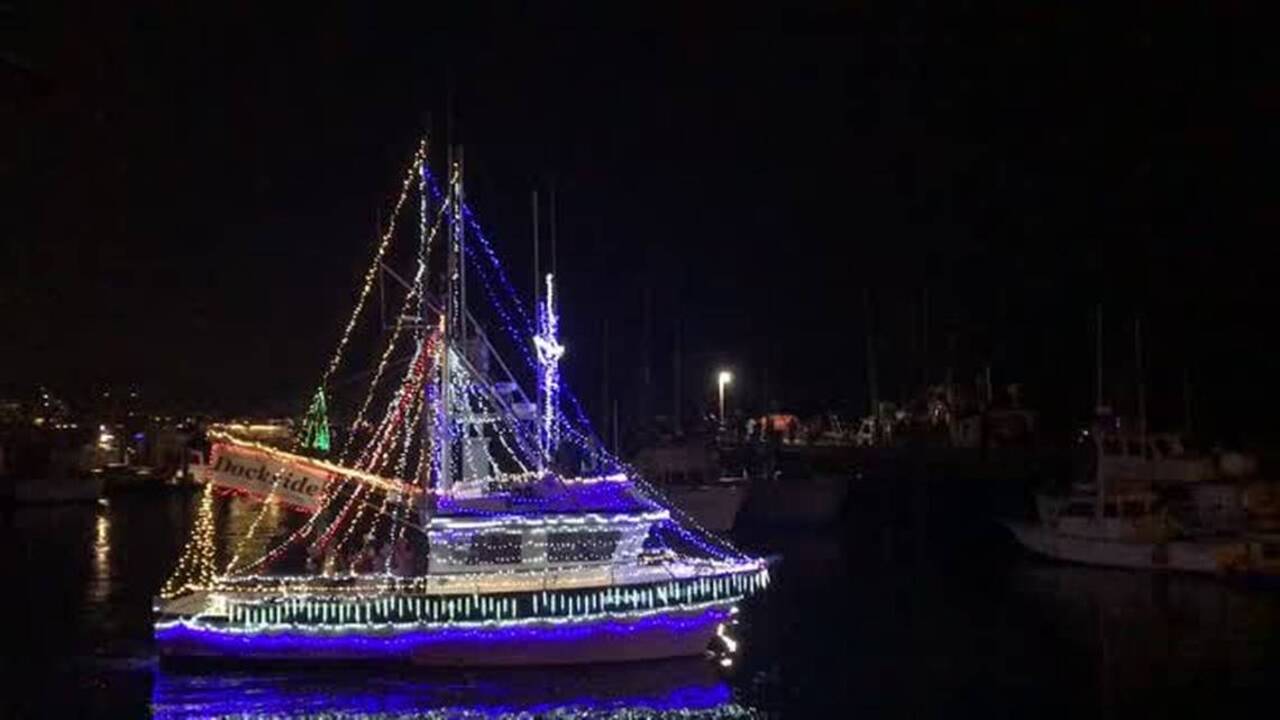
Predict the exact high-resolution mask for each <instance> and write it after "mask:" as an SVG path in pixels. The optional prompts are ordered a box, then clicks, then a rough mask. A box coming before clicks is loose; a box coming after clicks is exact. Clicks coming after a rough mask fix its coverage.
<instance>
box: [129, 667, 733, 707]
mask: <svg viewBox="0 0 1280 720" xmlns="http://www.w3.org/2000/svg"><path fill="white" fill-rule="evenodd" d="M151 705H152V712H153V714H154V716H155V717H157V718H177V717H227V716H263V715H275V716H279V715H288V716H290V717H297V716H304V717H308V716H309V717H379V718H382V717H397V718H399V717H428V718H437V717H440V718H443V717H463V718H499V717H530V716H533V717H541V716H547V715H550V716H554V717H570V718H573V717H583V718H609V717H627V718H644V717H653V718H662V717H695V718H703V717H705V718H739V717H756V716H757V714H756V713H754V712H753V711H751V710H749V709H747V708H744V707H742V706H740V705H737V704H736V703H734V699H733V693H732V692H731V690H730V688H729V686H728V685H727V684H726V683H725V682H724V681H723V680H722V679H721V678H720V677H718V676H717V675H716V673H715V672H714V670H713V669H712V668H711V667H709V665H708V663H707V662H706V661H705V660H701V659H696V660H688V661H686V660H680V661H671V662H662V663H644V664H623V665H611V666H596V667H575V668H554V669H508V670H485V671H474V672H473V671H468V672H441V671H429V670H420V669H414V668H404V669H385V668H379V669H361V668H358V667H356V668H353V667H350V666H348V667H343V668H322V669H280V668H260V669H236V670H203V671H199V672H192V671H179V670H174V669H170V668H166V667H160V668H157V669H156V671H155V678H154V684H153V686H152V696H151Z"/></svg>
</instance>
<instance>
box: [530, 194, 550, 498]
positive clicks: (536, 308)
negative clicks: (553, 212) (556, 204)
mask: <svg viewBox="0 0 1280 720" xmlns="http://www.w3.org/2000/svg"><path fill="white" fill-rule="evenodd" d="M531 201H532V205H533V312H534V322H535V323H536V322H537V321H538V313H540V312H541V307H542V305H541V300H540V298H541V297H542V290H541V286H542V276H541V275H539V274H538V260H539V248H538V189H537V188H534V189H533V194H532V198H531ZM535 332H536V330H535ZM534 385H535V387H534V389H533V392H534V398H533V403H534V411H533V413H534V417H533V425H534V431H535V433H536V434H537V436H538V472H539V474H541V472H542V471H543V470H544V469H546V464H545V463H544V462H543V458H545V457H546V455H547V446H546V444H545V443H544V442H543V440H544V438H543V434H542V382H541V375H539V381H538V382H537V383H535V384H534Z"/></svg>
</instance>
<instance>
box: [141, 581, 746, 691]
mask: <svg viewBox="0 0 1280 720" xmlns="http://www.w3.org/2000/svg"><path fill="white" fill-rule="evenodd" d="M767 583H768V572H767V570H765V569H764V568H763V567H762V566H758V565H755V564H751V565H746V566H740V567H739V568H738V569H737V570H736V571H733V572H728V573H723V574H718V575H709V576H703V577H688V578H684V579H673V580H668V581H665V582H657V583H654V582H650V583H643V584H634V585H616V586H600V587H594V588H592V587H588V588H575V589H568V590H537V591H525V592H505V593H493V594H463V595H459V594H452V593H449V594H446V593H440V592H416V593H415V592H412V591H408V590H400V591H390V592H386V593H384V594H381V595H371V594H367V593H364V592H357V593H354V594H351V595H346V596H343V595H334V594H328V595H311V596H299V595H282V594H279V593H266V594H264V593H252V592H245V591H231V592H217V591H211V592H198V593H192V594H188V595H185V596H182V597H179V598H176V599H174V600H172V601H169V602H168V603H164V604H162V605H161V606H160V607H159V608H158V610H159V612H160V618H158V620H157V622H156V632H155V637H156V644H157V647H158V649H159V653H160V656H161V657H162V658H206V659H209V658H225V659H236V660H266V661H322V660H382V661H386V660H399V661H408V662H414V663H418V664H424V665H441V666H480V665H548V664H579V663H595V662H618V661H630V660H653V659H660V658H671V657H683V656H689V655H698V654H701V653H702V652H704V651H705V650H706V649H707V647H708V645H709V643H710V641H711V639H712V637H713V636H714V635H715V634H716V632H717V630H718V629H719V628H720V626H721V625H722V624H723V623H724V622H726V621H727V620H728V619H729V617H730V615H731V614H732V612H733V608H734V607H735V605H736V603H737V602H738V601H740V600H742V599H743V598H744V597H746V596H747V595H748V594H750V593H752V592H754V591H755V590H757V589H759V588H762V587H764V586H765V585H766V584H767ZM296 589H297V588H296V586H295V590H296Z"/></svg>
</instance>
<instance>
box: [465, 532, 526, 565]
mask: <svg viewBox="0 0 1280 720" xmlns="http://www.w3.org/2000/svg"><path fill="white" fill-rule="evenodd" d="M523 544H524V539H523V538H522V537H521V536H520V535H517V534H515V533H489V534H486V535H476V536H475V537H473V538H472V539H471V552H470V553H469V554H468V555H467V564H468V565H515V564H518V563H519V562H520V547H521V545H523Z"/></svg>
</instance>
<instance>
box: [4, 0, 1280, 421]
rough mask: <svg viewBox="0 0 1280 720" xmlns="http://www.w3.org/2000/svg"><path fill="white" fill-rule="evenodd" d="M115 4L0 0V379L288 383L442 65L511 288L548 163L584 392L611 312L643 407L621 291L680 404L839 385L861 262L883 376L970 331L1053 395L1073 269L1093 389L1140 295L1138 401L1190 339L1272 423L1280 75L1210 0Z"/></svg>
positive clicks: (369, 226)
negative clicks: (678, 330)
mask: <svg viewBox="0 0 1280 720" xmlns="http://www.w3.org/2000/svg"><path fill="white" fill-rule="evenodd" d="M107 5H111V4H109V3H99V4H86V5H85V6H79V5H67V4H63V3H58V2H42V3H31V4H30V7H27V6H14V5H12V4H8V5H5V6H4V7H3V9H0V16H2V17H3V33H4V35H3V44H2V45H0V47H3V48H4V49H5V50H4V53H3V56H0V82H2V83H3V85H2V86H0V91H2V92H0V94H2V95H3V98H4V100H3V101H2V104H0V108H3V109H2V112H3V115H2V116H0V118H2V121H3V123H4V126H3V127H4V132H3V137H4V138H5V143H4V147H5V152H4V153H3V154H2V155H0V178H3V183H4V191H3V196H4V198H5V201H4V204H3V209H4V211H3V212H2V213H0V217H3V221H0V222H3V225H0V237H2V238H3V256H0V259H2V261H3V262H2V266H0V348H2V349H0V382H3V383H4V384H5V387H8V388H15V387H16V388H21V387H24V386H29V385H31V384H34V383H38V382H42V383H47V384H49V385H51V386H53V387H58V388H66V389H67V392H68V393H71V392H73V391H75V389H76V388H85V387H88V386H92V385H95V384H97V385H106V384H118V383H133V384H136V385H138V386H139V387H140V388H141V390H142V392H143V393H144V395H145V396H146V397H148V398H150V399H151V400H152V401H153V402H155V403H156V404H158V405H166V404H167V405H182V406H184V407H197V408H208V409H216V410H222V411H237V412H248V411H254V412H282V413H284V412H298V411H299V410H301V405H303V403H304V401H305V398H306V395H307V393H308V390H309V389H310V388H312V387H314V384H315V382H316V380H317V379H318V378H319V375H320V372H321V371H322V369H323V366H324V363H325V362H326V360H327V356H328V353H329V351H330V349H331V348H332V346H333V344H334V342H335V341H336V338H337V335H338V333H339V330H340V328H341V324H342V322H343V321H344V320H345V313H346V312H347V310H348V308H349V307H350V304H351V302H352V299H353V297H354V294H355V291H356V289H357V285H358V281H359V277H358V276H359V274H360V273H362V272H363V270H364V267H365V265H366V263H367V262H368V258H369V256H370V252H371V248H372V246H373V243H374V237H373V235H374V225H375V221H376V218H377V214H378V212H379V208H383V210H382V212H383V213H385V212H386V210H385V208H386V207H387V206H388V205H389V204H390V202H391V201H392V199H393V198H394V193H395V191H396V190H397V188H398V186H399V179H398V178H399V176H400V174H401V173H402V172H403V167H404V163H405V162H406V160H407V158H408V157H409V156H410V154H411V153H412V150H413V147H414V146H415V144H416V142H417V137H418V136H419V135H420V134H421V133H422V132H423V131H424V130H425V129H426V118H427V117H428V115H429V116H430V117H431V119H432V124H433V126H434V131H435V132H434V137H435V140H436V147H437V151H438V152H437V154H436V160H437V162H438V161H439V160H442V148H443V145H444V134H445V129H444V126H445V117H446V114H447V106H448V105H449V102H448V98H450V97H452V114H453V123H452V124H453V129H452V134H453V139H454V140H455V141H456V142H458V143H461V144H463V145H464V146H465V148H466V158H467V178H466V183H467V194H468V198H469V199H470V201H471V202H472V204H473V206H474V207H475V208H476V210H477V212H478V213H479V215H480V218H481V220H482V222H484V223H485V225H486V226H487V227H488V228H489V229H490V231H491V232H490V234H491V235H492V237H493V238H494V241H495V243H496V246H497V249H498V250H499V252H500V253H502V254H503V256H504V259H505V261H506V264H507V267H508V269H509V270H510V271H511V273H512V276H513V279H514V280H515V281H516V284H517V287H518V288H519V289H520V290H521V291H522V292H525V293H526V294H527V293H529V292H530V287H529V286H530V285H531V277H532V269H531V267H530V262H531V249H530V248H531V241H530V220H529V192H530V190H531V189H532V188H534V187H535V186H537V187H540V188H542V189H543V191H544V193H545V191H546V189H547V188H549V187H550V186H551V185H552V184H554V185H555V186H556V188H557V194H558V215H559V248H558V257H557V266H558V270H559V273H560V275H561V288H562V299H563V314H564V322H565V327H564V340H565V342H566V344H567V345H568V346H569V354H568V356H567V357H566V373H567V375H568V378H569V381H570V383H571V384H573V385H574V386H575V387H576V388H577V390H578V393H579V395H580V396H582V398H583V400H584V402H585V403H586V405H587V406H588V409H589V410H591V411H592V412H593V413H594V412H597V411H598V409H599V398H600V394H601V390H600V387H601V379H600V378H601V356H602V354H603V349H602V345H603V343H602V340H601V327H602V323H603V322H604V321H605V320H606V319H607V320H608V321H609V323H610V326H611V327H610V348H609V357H610V361H609V362H610V365H611V374H612V376H613V384H614V390H613V392H614V393H615V394H616V395H617V396H618V397H619V398H620V403H621V404H622V405H623V406H624V412H627V411H631V412H635V409H636V408H637V407H639V404H638V403H639V402H640V401H639V400H637V399H636V398H637V396H638V395H639V391H638V389H639V388H640V386H639V385H638V378H639V377H640V368H641V367H642V365H643V364H644V362H645V352H644V342H643V337H642V335H643V333H642V330H641V328H642V324H643V323H642V317H643V310H642V308H643V306H644V297H645V293H646V290H645V288H649V289H650V291H649V292H650V293H651V295H652V298H653V301H652V307H653V310H654V312H653V341H652V342H651V343H650V344H649V345H650V346H649V348H648V350H649V352H648V355H649V362H650V363H651V366H652V367H653V369H654V373H655V375H654V378H655V379H654V387H653V390H652V396H653V400H652V401H651V402H652V403H653V404H654V406H655V407H654V408H653V409H654V410H655V411H663V410H665V409H666V408H668V407H669V406H670V398H671V390H670V386H671V380H670V367H671V355H672V338H673V337H674V333H675V327H676V321H677V319H679V321H680V323H681V325H682V328H683V330H682V336H683V345H684V349H685V353H684V360H685V365H686V369H687V379H686V391H687V393H688V395H689V397H690V399H689V402H690V404H691V408H692V407H696V405H697V403H698V402H699V401H700V400H701V399H702V398H704V397H705V398H706V399H710V398H711V397H712V392H713V387H714V386H713V384H712V382H713V381H712V371H713V369H715V368H717V367H719V366H721V365H728V366H732V367H733V368H734V369H735V370H736V371H737V374H738V377H739V383H738V386H737V387H735V388H734V393H735V395H734V397H735V401H736V402H740V403H744V404H746V405H749V406H753V407H761V406H763V404H764V400H765V398H766V393H767V397H768V398H770V399H771V400H772V401H773V403H775V404H776V406H777V407H780V408H783V409H796V410H799V411H803V412H814V411H820V410H823V409H828V408H831V409H838V410H841V411H844V412H846V413H852V412H857V413H861V412H862V411H864V410H865V402H866V365H865V357H866V349H865V343H866V337H867V334H866V328H867V322H866V314H865V313H864V310H863V296H864V289H869V290H870V297H871V301H872V302H871V304H872V310H873V313H874V316H875V323H874V325H875V327H876V329H877V338H878V352H879V354H878V356H879V359H880V373H881V378H882V387H881V392H882V395H884V396H887V397H891V398H892V397H897V396H899V395H901V394H903V393H909V392H911V391H912V390H914V389H915V388H917V387H918V386H919V385H920V383H921V382H922V381H923V379H924V378H926V377H929V378H931V379H932V380H934V381H940V380H941V379H942V377H943V374H944V373H945V371H946V368H947V367H948V366H950V367H953V368H954V373H955V377H956V378H957V379H958V380H970V379H972V377H973V375H974V373H975V372H976V371H977V369H978V368H979V367H981V365H982V364H984V363H986V362H990V363H991V364H992V366H993V376H994V379H995V381H996V383H997V384H1000V383H1004V382H1012V381H1015V380H1020V381H1023V382H1025V383H1026V384H1027V387H1028V395H1029V396H1030V397H1031V398H1032V402H1033V403H1034V404H1035V405H1036V406H1037V407H1039V408H1040V409H1041V410H1042V411H1043V412H1044V414H1045V416H1046V420H1047V421H1048V422H1049V423H1050V424H1051V425H1054V424H1056V425H1057V426H1066V425H1067V424H1068V423H1069V422H1071V421H1075V420H1079V419H1081V418H1083V417H1084V416H1085V415H1086V414H1087V412H1088V410H1089V408H1090V407H1091V404H1092V383H1093V341H1092V339H1093V325H1092V323H1093V312H1094V307H1095V304H1096V303H1098V302H1102V303H1103V304H1104V308H1105V314H1106V320H1107V338H1108V339H1107V344H1106V348H1107V365H1108V370H1107V375H1108V379H1109V381H1110V382H1109V394H1111V395H1112V396H1113V398H1114V400H1115V402H1116V403H1117V404H1123V402H1125V399H1126V398H1129V397H1131V395H1132V392H1131V389H1130V388H1131V384H1130V378H1129V374H1130V373H1131V370H1132V367H1133V360H1134V352H1133V329H1132V328H1133V325H1132V322H1133V317H1134V315H1135V313H1141V314H1142V316H1143V318H1144V319H1143V322H1144V324H1145V326H1146V328H1147V331H1146V334H1145V342H1146V350H1147V360H1146V362H1147V364H1148V366H1149V372H1148V374H1147V375H1148V378H1147V379H1148V385H1149V388H1150V393H1151V395H1152V410H1153V415H1154V419H1155V422H1156V423H1157V424H1164V425H1170V424H1173V423H1174V422H1176V421H1178V420H1180V418H1181V410H1182V396H1181V392H1182V377H1183V373H1184V371H1189V372H1190V374H1191V377H1192V381H1193V387H1194V395H1195V404H1194V406H1195V409H1196V412H1197V422H1198V424H1202V425H1207V426H1209V427H1211V428H1212V429H1213V430H1214V431H1216V432H1219V433H1223V434H1238V433H1244V434H1246V435H1251V436H1258V435H1265V434H1268V433H1271V432H1273V431H1274V430H1275V429H1276V427H1277V425H1276V419H1275V413H1274V411H1273V409H1272V406H1273V405H1274V402H1273V401H1274V399H1275V397H1276V391H1277V389H1280V387H1278V386H1280V383H1277V382H1276V379H1275V377H1274V376H1273V375H1274V373H1273V372H1272V370H1271V367H1272V365H1273V363H1272V362H1271V360H1270V345H1271V342H1270V340H1271V336H1272V328H1273V327H1274V319H1273V318H1274V317H1275V316H1276V311H1277V309H1278V308H1277V305H1278V303H1277V300H1276V294H1275V293H1274V292H1273V291H1272V290H1271V287H1270V282H1271V279H1272V277H1273V276H1274V274H1275V270H1274V266H1273V265H1271V264H1270V263H1268V262H1266V260H1267V259H1269V257H1270V256H1271V255H1272V254H1273V253H1267V252H1265V248H1266V245H1267V244H1269V243H1271V242H1274V238H1275V237H1276V236H1277V233H1276V230H1277V220H1278V218H1280V214H1278V212H1277V207H1278V206H1277V201H1276V199H1275V197H1276V195H1275V188H1276V186H1277V184H1276V182H1275V177H1274V172H1273V171H1272V163H1271V162H1270V161H1269V160H1268V157H1269V156H1270V155H1272V154H1273V153H1274V152H1275V151H1276V149H1277V148H1276V130H1275V127H1276V120H1277V112H1276V111H1277V105H1278V100H1280V91H1277V85H1276V83H1275V75H1274V73H1273V72H1271V71H1269V70H1268V68H1269V67H1272V66H1270V65H1269V64H1268V63H1267V62H1266V57H1265V56H1266V54H1269V53H1270V49H1269V48H1268V43H1265V42H1261V40H1260V39H1258V38H1255V37H1254V36H1253V35H1252V34H1251V33H1250V32H1249V28H1250V27H1254V26H1258V25H1259V24H1260V23H1261V21H1260V19H1259V18H1254V17H1250V16H1248V15H1247V14H1246V13H1245V12H1244V11H1242V10H1241V9H1240V8H1239V7H1237V6H1235V5H1234V4H1231V3H1226V4H1214V5H1215V7H1214V8H1213V9H1196V10H1189V9H1183V8H1181V7H1180V6H1177V5H1176V4H1173V5H1171V4H1167V3H1158V4H1154V7H1157V8H1158V9H1156V10H1149V11H1133V12H1132V13H1131V14H1129V15H1124V16H1122V15H1118V14H1116V13H1115V12H1114V10H1113V9H1107V10H1106V11H1105V12H1104V11H1103V10H1102V9H1090V8H1085V7H1078V6H1076V5H1075V4H1070V3H1063V4H1044V3H1025V4H1020V5H1021V6H1020V7H1011V6H1014V5H1019V4H1015V3H1000V4H997V5H998V6H1001V7H1003V8H1004V9H1002V10H999V11H992V10H985V9H980V8H981V6H979V5H976V4H969V5H968V7H967V8H966V9H964V10H963V11H957V10H955V9H945V8H944V7H943V6H945V5H949V4H946V3H924V2H917V3H894V4H885V5H884V6H883V7H876V6H870V5H861V4H851V5H843V6H830V7H823V6H810V7H808V8H806V9H796V8H789V9H787V10H786V11H783V10H781V9H773V10H762V9H760V8H752V9H747V8H746V7H745V6H736V5H735V6H719V7H718V8H717V9H715V10H712V9H705V10H698V11H691V10H687V9H686V10H664V9H658V8H657V6H651V5H648V4H645V5H643V7H644V10H643V11H641V10H639V9H637V10H633V11H628V12H627V14H626V15H625V16H606V15H604V14H600V15H598V16H595V17H582V16H574V17H570V16H568V15H567V14H563V15H559V16H557V17H541V16H535V15H533V14H532V13H531V12H530V11H529V10H528V9H527V8H524V7H523V6H508V7H490V8H489V9H486V10H484V11H483V12H481V11H475V12H474V13H472V14H469V15H467V16H465V17H464V16H461V15H453V14H448V13H451V12H453V11H445V10H443V9H442V8H438V7H436V6H437V5H438V4H436V3H419V4H418V5H421V6H423V10H422V11H421V14H419V15H397V14H393V13H390V12H385V13H384V12H372V11H368V10H364V9H359V4H354V3H353V4H351V5H350V6H349V7H347V8H346V9H333V8H311V9H309V10H307V11H293V12H286V11H284V10H274V9H264V8H262V7H259V5H273V4H271V3H229V4H226V5H227V6H226V7H223V6H222V4H212V5H209V6H208V7H205V8H203V9H202V10H201V11H200V12H197V11H195V10H193V9H189V8H187V7H186V6H187V4H185V3H172V4H171V3H140V4H137V5H136V6H135V9H133V10H127V9H122V8H120V7H116V8H107V7H105V6H107ZM121 5H123V4H121ZM1083 5H1091V4H1087V3H1086V4H1083ZM544 197H545V194H544ZM544 247H545V246H544ZM544 262H545V261H544ZM926 295H927V297H928V303H927V307H928V312H927V318H928V321H927V323H926V322H925V321H924V317H926V313H925V312H924V311H923V308H925V307H926V303H925V302H924V298H925V297H926ZM926 327H927V330H928V332H927V333H926V332H924V329H925V328H926ZM926 338H927V344H928V351H927V353H926V352H925V343H926Z"/></svg>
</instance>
